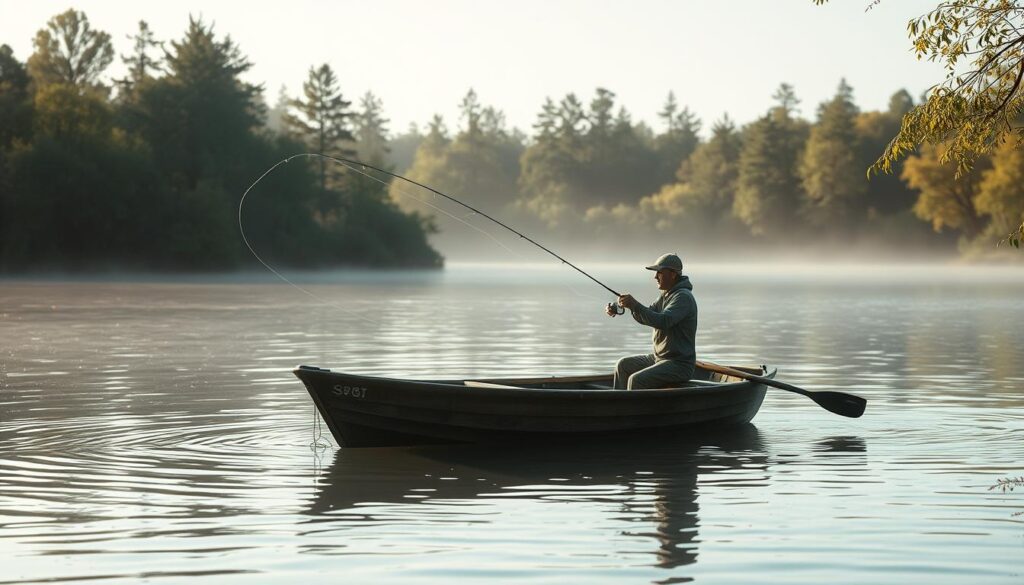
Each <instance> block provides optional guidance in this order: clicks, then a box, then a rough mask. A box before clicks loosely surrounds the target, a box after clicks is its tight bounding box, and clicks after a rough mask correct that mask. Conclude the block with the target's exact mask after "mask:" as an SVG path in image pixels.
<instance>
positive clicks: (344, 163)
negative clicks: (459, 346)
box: [286, 153, 622, 297]
mask: <svg viewBox="0 0 1024 585" xmlns="http://www.w3.org/2000/svg"><path fill="white" fill-rule="evenodd" d="M295 156H316V157H321V158H324V159H327V160H331V161H334V162H337V163H339V164H341V165H342V166H345V167H346V168H350V169H352V167H351V166H349V164H347V163H350V164H353V165H358V166H361V167H363V168H368V169H373V170H375V171H377V172H379V173H384V174H385V175H388V176H390V177H394V178H396V179H401V180H403V181H406V182H408V183H412V184H413V185H416V186H417V187H421V188H423V189H426V190H427V191H430V192H432V193H434V194H436V195H440V196H441V197H444V198H445V199H447V200H449V201H452V202H454V203H458V204H459V205H461V206H463V207H465V208H466V209H468V210H470V211H472V212H473V213H475V214H477V215H481V216H483V217H485V218H487V219H489V220H491V221H493V222H494V223H496V224H498V225H500V226H501V227H503V228H505V229H507V230H508V231H510V232H512V233H513V234H515V235H517V236H519V237H520V238H521V239H524V240H526V241H527V242H530V243H531V244H533V245H534V246H537V247H538V248H540V249H541V250H544V251H545V252H547V253H548V254H550V255H552V256H554V257H555V258H557V259H558V260H560V261H561V262H562V264H565V265H567V266H569V267H570V268H572V269H573V270H575V271H576V272H579V273H580V274H582V275H583V276H586V277H587V278H589V279H590V280H592V281H594V282H595V283H597V284H598V285H599V286H600V287H601V288H603V289H605V290H606V291H608V292H610V293H612V294H613V295H615V296H616V297H619V296H622V295H620V294H619V293H617V292H615V291H614V290H612V289H611V288H609V287H608V285H606V284H604V283H603V282H601V281H600V280H598V279H596V278H594V277H593V276H591V275H589V274H587V273H586V272H584V271H583V269H581V268H580V267H579V266H576V265H575V264H573V263H572V262H569V261H568V260H566V259H565V258H562V257H561V256H559V255H558V254H556V253H554V252H552V251H551V250H549V249H548V248H546V247H545V246H543V245H541V244H540V243H538V242H537V241H536V240H534V239H533V238H530V237H529V236H527V235H526V234H524V233H522V232H520V231H518V230H516V229H515V228H512V227H509V226H508V225H506V224H505V223H503V222H501V221H499V220H497V219H495V218H493V217H491V216H490V215H487V214H486V213H484V212H482V211H480V210H479V209H477V208H475V207H473V206H471V205H468V204H466V203H463V202H462V201H459V200H458V199H456V198H454V197H452V196H451V195H446V194H444V193H442V192H440V191H438V190H437V189H434V188H433V187H430V186H427V185H424V184H423V183H418V182H416V181H414V180H412V179H410V178H408V177H403V176H402V175H399V174H396V173H392V172H391V171H388V170H384V169H382V168H379V167H375V166H373V165H371V164H368V163H364V162H362V161H358V160H352V159H347V158H342V157H336V156H329V155H325V154H314V153H307V154H304V155H302V154H300V155H295ZM295 156H292V157H291V158H288V159H286V160H291V159H292V158H295ZM352 170H356V169H352ZM357 172H359V171H357ZM361 174H363V175H365V176H370V175H367V174H366V173H361ZM371 178H372V177H371ZM432 207H433V206H432ZM462 223H466V222H462ZM466 225H470V224H466ZM471 227H473V226H471ZM492 239H493V238H492Z"/></svg>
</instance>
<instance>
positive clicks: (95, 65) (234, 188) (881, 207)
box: [0, 10, 1024, 271]
mask: <svg viewBox="0 0 1024 585" xmlns="http://www.w3.org/2000/svg"><path fill="white" fill-rule="evenodd" d="M34 46H35V50H34V52H33V54H32V55H30V56H29V57H28V58H27V60H26V61H25V62H24V63H23V62H20V61H19V60H18V59H16V58H15V56H14V55H13V53H12V51H11V49H10V48H9V47H7V46H6V45H4V46H2V47H0V270H3V271H22V270H28V269H51V268H73V269H88V268H98V267H99V268H102V267H127V268H142V269H210V270H214V269H225V268H235V267H239V266H244V265H246V263H251V262H252V261H253V259H252V258H251V256H250V255H249V253H248V251H247V250H246V249H245V246H244V243H243V242H242V240H241V238H240V237H239V233H238V227H237V221H238V201H239V198H240V197H241V194H242V192H243V191H244V189H245V188H246V187H247V186H248V185H249V184H250V183H251V182H252V181H253V180H254V178H255V177H258V176H259V175H260V174H261V173H263V171H265V170H266V169H267V168H269V167H270V166H271V165H273V164H275V163H276V162H278V161H280V160H282V159H284V158H285V157H287V156H290V155H292V154H295V153H299V152H314V153H324V154H327V155H334V156H344V157H349V158H358V159H360V160H363V161H365V162H367V163H370V164H372V165H374V166H380V167H384V168H389V169H392V170H394V171H396V172H398V173H401V174H405V175H407V176H408V177H409V178H411V179H413V180H415V181H418V182H420V183H423V184H425V185H430V186H431V187H434V188H436V189H438V190H441V191H442V192H445V193H449V194H451V195H453V196H455V197H458V198H460V199H462V200H464V201H465V202H466V203H468V204H470V205H473V206H475V207H477V208H479V209H480V210H481V211H484V212H485V213H488V214H491V215H494V216H496V217H500V218H501V219H503V220H505V221H506V222H508V223H510V224H511V225H514V226H516V227H517V228H520V229H522V230H523V231H526V232H528V233H530V234H531V235H534V236H536V237H538V238H541V239H542V240H543V241H544V242H545V243H549V242H551V243H556V244H558V245H559V246H562V245H566V246H567V245H570V244H573V243H575V244H577V245H582V246H583V247H585V248H586V249H588V250H590V251H591V252H594V251H600V250H604V251H608V252H609V253H614V252H616V251H620V252H621V251H622V250H623V249H624V248H630V247H632V248H636V249H638V250H639V249H643V250H645V251H646V253H647V254H650V253H651V252H650V250H651V249H652V247H653V249H656V250H659V251H664V250H673V251H680V252H684V253H685V254H686V255H691V254H692V253H694V252H696V253H698V254H699V255H700V256H704V257H708V256H712V255H714V254H715V253H716V252H718V253H728V254H730V256H731V257H737V254H740V255H741V256H739V257H742V254H744V253H748V252H751V253H752V252H755V251H756V252H758V253H760V252H761V251H765V250H767V251H770V252H777V251H788V250H793V249H797V250H801V251H805V250H807V249H809V248H810V247H811V246H812V245H813V246H814V247H817V248H823V249H825V250H827V251H828V252H827V253H831V252H832V251H835V250H839V249H842V250H855V251H861V252H862V251H866V250H867V251H876V252H896V253H898V254H900V255H901V256H906V255H907V254H908V253H918V252H934V253H940V254H949V253H954V252H955V251H956V250H957V248H958V247H959V249H960V251H961V252H963V253H968V254H975V253H979V251H980V252H983V253H989V252H990V251H991V250H992V249H993V245H994V244H995V242H996V241H998V240H999V239H1000V238H1002V237H1004V236H1005V235H1006V234H1007V233H1008V232H1009V231H1011V230H1012V229H1013V228H1014V227H1015V226H1016V225H1018V224H1019V223H1020V221H1021V220H1022V218H1021V216H1020V211H1019V210H1021V209H1024V181H1022V180H1021V179H1022V178H1024V155H1022V154H1021V151H1020V150H1019V149H1017V145H1016V144H1007V145H1004V146H1003V147H1002V148H1001V149H999V150H998V151H997V152H996V153H995V154H994V155H993V156H991V157H987V158H984V159H982V160H981V161H980V162H979V164H978V165H977V166H976V168H975V169H974V170H973V172H972V173H971V174H969V175H968V176H966V177H960V178H955V177H954V175H955V168H954V167H952V166H946V165H940V164H938V158H939V156H938V155H939V154H940V153H938V152H936V151H935V150H934V149H924V150H922V151H921V152H918V153H916V154H914V155H912V156H910V157H909V158H908V159H907V160H905V161H904V162H903V163H902V164H900V165H897V167H896V172H895V173H894V174H891V175H875V176H872V177H870V179H869V178H868V177H867V176H866V174H865V173H866V169H867V168H868V167H869V166H870V165H871V163H873V162H874V161H875V159H876V158H877V156H878V155H879V154H880V153H881V152H882V151H883V149H884V147H885V145H886V143H887V142H888V141H889V140H890V138H891V137H892V136H894V135H895V134H896V132H897V130H898V129H899V127H900V123H901V119H902V117H903V115H904V114H905V113H907V112H908V111H910V110H911V109H912V108H913V107H914V105H915V104H914V99H913V97H912V96H911V95H910V94H908V93H907V92H906V91H903V90H901V91H898V92H896V93H894V94H893V96H892V97H891V99H890V103H889V105H888V108H887V109H886V110H884V111H868V112H864V111H861V110H860V109H859V108H858V107H857V105H856V104H855V102H854V98H853V89H852V88H851V87H850V86H849V85H847V84H846V83H845V81H844V82H840V84H839V86H838V89H837V91H836V93H835V95H834V96H833V97H832V98H831V99H829V100H828V101H826V102H824V103H822V104H819V105H818V106H817V109H816V114H815V116H814V119H813V120H808V119H805V118H804V117H802V116H801V115H800V113H799V112H800V100H799V98H798V96H797V94H796V92H795V90H794V89H793V88H792V87H791V86H789V85H787V84H785V83H783V84H781V85H780V86H779V88H778V90H777V91H776V92H775V93H774V95H773V96H772V98H773V103H772V105H771V107H769V108H768V109H767V110H766V111H765V112H764V114H763V115H762V116H761V117H760V118H758V119H757V120H754V121H753V122H750V123H748V124H746V125H743V126H738V125H737V124H736V123H735V122H734V121H733V120H732V119H730V118H729V116H728V115H725V116H723V117H722V118H721V119H719V120H717V121H714V122H713V123H711V124H710V127H709V128H707V129H704V128H703V126H704V122H703V121H702V120H700V119H698V117H697V116H696V115H694V113H693V112H691V111H690V110H689V109H688V108H687V107H685V106H684V105H682V104H680V103H679V101H677V99H676V97H675V95H674V94H671V93H670V94H669V95H668V97H667V99H666V102H665V105H664V107H663V108H662V110H661V111H660V112H659V114H658V116H659V123H658V129H657V130H655V129H653V128H651V127H649V126H648V125H646V124H645V123H643V122H636V121H634V120H633V119H632V116H631V115H630V113H629V112H628V111H627V110H626V109H625V108H624V107H623V106H621V105H619V104H618V103H616V99H615V97H616V96H615V94H614V93H613V92H611V91H609V90H607V89H604V88H598V89H597V90H596V91H595V93H594V95H593V96H592V97H590V99H589V100H583V99H580V98H579V97H577V96H576V95H575V94H568V95H566V96H564V97H561V98H560V99H558V100H554V99H547V100H546V101H545V102H544V103H543V104H542V105H541V107H540V111H539V112H538V114H537V119H536V122H535V123H534V124H533V127H532V129H531V130H532V131H531V133H530V134H529V135H527V134H525V133H523V132H521V131H519V130H517V129H514V128H509V127H508V125H507V124H506V122H505V119H504V116H503V115H502V113H501V111H500V110H499V109H497V108H495V107H493V106H489V105H485V104H483V103H482V102H481V101H480V99H479V97H478V96H477V94H476V93H475V92H474V91H473V90H469V91H468V93H467V94H466V96H465V98H464V99H463V101H462V103H461V104H460V119H459V121H458V124H457V126H456V127H455V128H454V129H453V130H449V129H448V127H447V126H446V124H445V122H444V120H443V119H442V118H441V117H440V116H435V117H434V118H433V119H432V120H431V121H430V122H429V123H428V124H427V125H426V126H425V127H424V128H423V129H422V131H421V130H420V129H418V128H416V127H415V126H414V127H413V128H411V129H410V130H409V131H407V132H405V133H401V134H396V133H393V132H391V131H389V128H388V119H387V118H386V116H385V114H384V110H383V105H382V103H381V101H380V100H379V99H378V98H377V97H376V96H374V95H373V94H372V93H370V92H367V93H365V94H364V95H363V96H362V97H361V98H360V99H359V100H358V103H357V104H353V103H352V102H351V101H349V100H346V99H345V98H344V97H343V94H342V91H341V89H340V84H339V80H338V79H337V78H336V76H335V74H334V72H333V70H332V69H331V67H330V66H329V65H326V64H324V65H320V66H315V67H311V68H310V69H309V72H308V77H307V80H306V82H305V83H304V84H303V88H302V93H301V95H300V96H298V97H292V96H289V95H287V94H286V93H284V91H283V90H282V92H281V94H280V95H279V96H278V98H277V102H276V104H275V105H274V106H273V107H268V106H267V105H266V104H265V101H264V97H263V91H262V88H260V87H258V86H253V85H251V84H248V83H246V82H244V81H242V79H241V75H242V74H243V73H245V72H246V71H247V70H248V69H249V68H250V63H249V61H248V60H247V59H246V58H245V57H244V56H243V55H242V54H241V52H240V49H239V48H238V47H237V46H236V45H235V44H234V43H233V42H232V41H231V39H230V37H218V36H217V35H215V34H214V31H213V29H212V27H211V26H208V25H206V24H204V23H203V22H202V21H200V20H195V19H190V22H189V26H188V29H187V31H186V32H185V34H184V35H183V36H182V37H181V38H180V39H178V40H175V41H170V42H168V43H164V42H161V41H158V40H157V39H155V38H154V37H153V35H152V33H151V32H150V30H149V28H148V26H147V25H146V23H145V22H141V23H140V26H139V30H138V31H137V33H136V34H135V35H134V36H133V37H132V49H131V51H130V52H129V53H128V54H125V55H122V56H121V59H122V60H123V61H124V63H125V65H126V66H127V70H128V74H127V75H126V76H125V77H124V78H123V79H118V80H115V81H114V82H113V83H111V84H105V83H103V82H102V81H101V76H102V74H103V72H104V71H105V70H106V69H107V67H108V66H109V65H110V64H111V62H112V61H113V59H114V51H113V46H112V43H111V42H110V38H109V35H107V34H106V33H103V32H101V31H96V30H93V29H92V28H91V27H90V25H89V22H88V19H87V18H86V16H85V15H84V14H82V13H81V12H77V11H74V10H69V11H67V12H65V13H63V14H60V15H57V16H56V17H54V18H53V19H51V20H50V21H49V22H48V23H47V25H46V27H44V28H43V29H41V30H40V31H39V32H38V33H37V35H36V37H35V41H34ZM364 172H366V169H357V170H356V171H353V170H352V169H349V168H346V167H344V166H341V165H337V164H333V163H330V162H328V161H326V160H324V159H313V158H299V159H294V160H293V161H292V162H290V163H288V164H286V165H283V166H281V167H279V168H278V169H277V170H276V171H275V172H274V173H273V174H271V175H269V176H267V177H266V179H264V180H263V181H262V182H261V183H260V184H259V186H258V188H256V189H254V190H253V191H252V192H251V193H250V195H249V197H248V198H247V199H246V206H245V210H244V216H243V220H244V225H245V230H246V234H247V236H248V237H249V239H250V242H251V243H252V244H253V246H254V248H256V249H257V250H258V251H259V252H260V254H261V255H262V256H264V257H265V258H267V259H268V260H271V261H273V262H275V263H279V264H281V265H289V266H301V267H310V268H315V267H324V266H337V265H367V266H439V265H440V264H441V257H440V255H439V254H438V253H437V251H435V250H434V248H432V247H431V244H430V243H429V242H428V238H430V239H431V240H430V241H432V242H434V243H436V244H437V245H439V246H443V249H446V250H452V251H457V253H458V254H459V255H463V254H465V253H466V252H467V251H480V252H482V254H483V255H485V256H487V253H488V251H490V249H489V248H486V239H482V238H481V235H480V234H479V233H478V231H474V230H468V229H464V226H461V225H459V223H460V221H461V222H464V221H466V220H468V221H469V222H474V221H475V220H473V219H472V218H471V217H470V216H466V215H465V213H464V210H459V209H457V208H453V207H452V206H451V204H450V203H447V202H445V201H439V200H438V199H436V198H433V197H430V194H429V193H427V192H424V191H422V190H417V189H416V188H413V187H411V186H410V184H408V183H405V182H402V181H391V180H390V179H389V177H388V176H384V175H382V174H380V173H373V172H366V174H363V173H364ZM424 200H425V202H426V204H425V203H424ZM446 206H447V209H446ZM438 207H440V208H441V211H438V209H437V208H438ZM453 215H454V216H455V217H456V219H459V220H460V221H454V220H452V219H451V218H450V216H453ZM461 218H465V219H464V220H463V219H461ZM476 223H477V225H478V226H479V227H480V228H483V229H486V230H493V231H494V233H500V232H501V230H500V229H499V228H496V227H495V226H493V225H491V224H488V223H487V222H485V221H476ZM437 226H440V228H441V230H442V233H440V234H436V235H433V236H431V234H434V233H435V232H437V231H438V227H437ZM630 251H632V250H630ZM1015 257H1016V258H1019V255H1017V256H1015Z"/></svg>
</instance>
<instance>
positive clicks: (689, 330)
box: [605, 254, 697, 390]
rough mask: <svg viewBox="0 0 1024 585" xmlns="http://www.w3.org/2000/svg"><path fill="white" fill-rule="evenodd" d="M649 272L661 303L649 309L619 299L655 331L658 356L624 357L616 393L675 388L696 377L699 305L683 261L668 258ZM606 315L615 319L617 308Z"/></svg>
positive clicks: (624, 297) (629, 299) (617, 373)
mask: <svg viewBox="0 0 1024 585" xmlns="http://www.w3.org/2000/svg"><path fill="white" fill-rule="evenodd" d="M647 270H653V271H654V280H656V281H657V282H658V289H659V290H661V291H662V293H661V296H660V297H658V300H656V301H654V304H653V305H651V306H650V307H645V306H644V305H642V304H641V303H640V302H639V301H637V300H636V299H634V298H633V296H632V295H628V294H625V295H622V296H620V297H619V300H618V305H619V306H620V307H624V308H626V309H629V310H630V312H631V313H632V314H633V319H635V320H636V322H637V323H640V324H641V325H647V326H648V327H652V328H653V329H654V353H652V354H644V355H635V356H629V357H624V358H622V359H620V360H619V362H618V363H617V364H615V380H614V384H613V386H614V387H615V388H616V389H619V390H623V389H628V390H638V389H641V388H672V387H676V386H679V385H681V384H682V383H683V382H685V381H687V380H689V379H690V377H691V376H693V368H694V364H695V362H696V360H697V351H696V347H695V343H694V341H695V337H696V335H697V301H696V300H695V299H694V298H693V293H692V292H690V291H692V290H693V285H692V284H690V278H689V277H687V276H683V261H682V260H680V259H679V256H676V255H675V254H665V255H664V256H662V257H661V258H658V261H657V262H655V263H654V264H653V265H651V266H648V267H647ZM605 312H606V313H607V314H608V315H609V316H612V317H614V316H615V307H614V306H612V305H610V304H609V305H608V307H607V308H606V309H605Z"/></svg>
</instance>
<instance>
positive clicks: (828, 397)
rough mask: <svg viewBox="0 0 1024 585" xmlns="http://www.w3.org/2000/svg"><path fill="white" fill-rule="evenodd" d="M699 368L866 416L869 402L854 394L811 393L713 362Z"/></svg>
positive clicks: (838, 411)
mask: <svg viewBox="0 0 1024 585" xmlns="http://www.w3.org/2000/svg"><path fill="white" fill-rule="evenodd" d="M697 367H698V368H701V369H703V370H708V371H711V372H718V373H719V374H726V375H728V376H734V377H737V378H742V379H744V380H750V381H751V382H758V383H760V384H764V385H765V386H771V387H773V388H779V389H780V390H788V391H789V392H795V393H797V394H802V395H804V396H806V397H808V398H810V399H811V400H813V401H814V402H816V403H817V404H818V406H820V407H822V408H824V409H825V410H828V411H829V412H834V413H836V414H838V415H841V416H847V417H850V418H857V417H859V416H860V415H862V414H864V408H865V406H867V400H864V399H863V398H861V397H860V396H854V395H853V394H846V393H845V392H832V391H825V392H811V391H810V390H804V389H803V388H800V387H797V386H793V385H792V384H787V383H785V382H779V381H778V380H773V379H771V378H766V377H764V376H758V375H757V374H750V373H748V372H744V371H743V370H737V369H735V368H730V367H727V366H720V365H718V364H713V363H711V362H702V361H700V360H697Z"/></svg>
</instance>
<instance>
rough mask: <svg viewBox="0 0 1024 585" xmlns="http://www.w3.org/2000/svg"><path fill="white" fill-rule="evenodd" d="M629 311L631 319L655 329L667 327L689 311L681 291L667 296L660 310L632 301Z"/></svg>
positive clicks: (678, 320) (687, 303) (683, 317)
mask: <svg viewBox="0 0 1024 585" xmlns="http://www.w3.org/2000/svg"><path fill="white" fill-rule="evenodd" d="M630 312H631V313H632V314H633V319H635V320H636V322H637V323H640V324H641V325H647V326H648V327H654V328H655V329H668V328H670V327H672V326H673V325H675V324H676V323H679V322H680V321H682V320H683V319H685V318H686V316H687V315H688V314H689V313H690V303H689V302H687V299H686V298H685V295H684V294H683V293H681V292H677V293H675V294H673V295H672V296H670V297H669V298H668V301H667V302H666V303H665V308H664V309H662V310H661V311H656V310H654V309H653V308H651V307H645V306H643V305H642V304H640V303H639V302H635V301H634V303H633V306H632V307H630Z"/></svg>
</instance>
